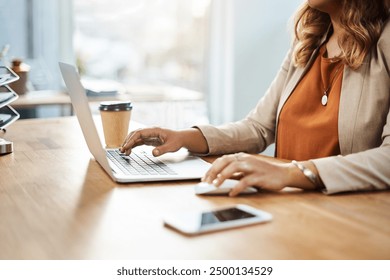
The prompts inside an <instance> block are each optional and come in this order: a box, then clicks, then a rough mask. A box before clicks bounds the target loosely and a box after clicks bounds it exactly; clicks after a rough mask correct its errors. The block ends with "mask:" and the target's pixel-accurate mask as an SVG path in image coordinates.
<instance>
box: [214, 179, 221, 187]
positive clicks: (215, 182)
mask: <svg viewBox="0 0 390 280" xmlns="http://www.w3.org/2000/svg"><path fill="white" fill-rule="evenodd" d="M220 184H221V182H220V180H219V179H218V178H216V179H214V180H213V185H215V186H216V187H218V186H219V185H220Z"/></svg>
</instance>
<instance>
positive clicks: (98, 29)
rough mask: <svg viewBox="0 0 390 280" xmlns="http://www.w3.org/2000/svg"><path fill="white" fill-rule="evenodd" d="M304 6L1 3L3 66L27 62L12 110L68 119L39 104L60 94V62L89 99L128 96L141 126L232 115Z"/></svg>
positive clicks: (283, 45) (226, 1) (272, 70)
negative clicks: (74, 70) (71, 67)
mask: <svg viewBox="0 0 390 280" xmlns="http://www.w3.org/2000/svg"><path fill="white" fill-rule="evenodd" d="M301 2H302V0H291V1H282V0H186V1H183V0H78V1H76V0H73V1H72V0H55V1H53V0H12V1H9V0H0V34H1V35H0V48H1V49H2V57H1V63H2V64H7V65H11V64H12V61H13V60H15V59H19V60H22V62H23V63H24V64H25V65H28V66H29V70H28V85H27V92H26V93H25V94H21V96H20V98H19V101H18V102H19V104H18V103H17V102H16V103H14V104H15V105H14V106H13V107H14V108H16V109H17V110H18V111H19V112H20V113H21V115H22V117H23V118H30V117H38V118H48V117H58V116H66V115H71V114H72V113H73V112H72V109H71V107H70V106H64V104H65V105H66V102H65V101H62V102H63V103H61V102H58V104H56V102H52V103H53V104H52V103H51V102H48V103H49V104H44V103H45V102H44V101H45V100H48V99H50V98H53V100H56V98H57V95H59V93H61V92H62V93H64V91H65V90H64V84H63V81H62V78H61V76H60V72H59V68H58V61H64V62H68V63H72V64H75V65H77V67H78V68H79V71H80V74H81V75H82V79H83V84H84V86H85V87H86V88H87V92H88V93H89V96H90V97H91V102H92V103H93V101H99V100H100V99H99V98H105V99H112V98H116V96H118V95H121V94H124V95H123V96H126V98H129V99H130V100H131V101H133V103H134V114H133V115H134V118H135V119H136V120H139V121H142V122H143V123H145V124H147V125H162V126H166V127H171V128H182V127H187V126H190V125H193V124H196V123H212V124H221V123H224V122H229V121H235V120H238V119H240V118H242V117H244V116H245V115H246V114H247V113H248V112H249V110H250V109H251V108H253V107H254V106H255V104H256V103H257V101H258V100H259V99H260V98H261V96H262V95H263V94H264V93H265V91H266V89H267V87H268V86H269V84H270V83H271V81H272V80H273V78H274V76H275V75H276V73H277V71H278V69H279V67H280V64H281V63H282V60H283V58H284V56H285V54H286V52H287V50H288V48H289V46H290V43H291V16H292V15H293V13H294V12H295V10H296V9H297V8H298V6H299V5H300V3H301ZM96 97H99V98H97V99H96ZM39 98H40V99H39ZM94 98H95V99H94ZM26 100H27V101H26ZM31 100H33V101H31ZM34 100H35V101H34ZM42 100H43V101H42ZM23 102H30V103H29V106H24V105H25V104H22V103H23ZM31 104H33V105H31ZM18 106H19V107H18Z"/></svg>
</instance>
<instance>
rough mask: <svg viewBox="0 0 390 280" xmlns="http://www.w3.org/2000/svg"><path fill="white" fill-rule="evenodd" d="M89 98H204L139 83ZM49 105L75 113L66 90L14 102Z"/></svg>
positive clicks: (17, 106) (22, 97)
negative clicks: (65, 108) (112, 94)
mask: <svg viewBox="0 0 390 280" xmlns="http://www.w3.org/2000/svg"><path fill="white" fill-rule="evenodd" d="M88 99H89V101H90V102H101V101H106V100H117V101H123V100H131V101H132V102H166V101H196V100H202V99H203V94H202V93H201V92H198V91H194V90H189V89H185V88H181V87H175V86H152V85H150V86H147V85H139V86H128V87H126V93H122V94H117V95H115V96H104V95H103V96H88ZM48 105H59V106H63V107H69V108H70V111H71V114H72V113H73V111H72V103H71V102H70V97H69V95H68V94H67V93H66V92H65V91H57V90H42V91H31V92H27V93H25V94H22V95H19V98H18V99H17V100H15V101H14V102H13V103H12V106H13V107H14V108H15V109H27V108H37V107H39V106H48Z"/></svg>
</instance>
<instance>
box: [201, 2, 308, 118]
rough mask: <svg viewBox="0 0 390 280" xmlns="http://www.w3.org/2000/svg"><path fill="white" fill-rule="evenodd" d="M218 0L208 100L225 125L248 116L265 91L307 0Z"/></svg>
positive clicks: (212, 114)
mask: <svg viewBox="0 0 390 280" xmlns="http://www.w3.org/2000/svg"><path fill="white" fill-rule="evenodd" d="M213 2H214V3H213V4H214V5H213V6H212V11H211V25H212V28H211V36H210V42H211V53H210V57H211V59H210V69H209V92H208V94H209V98H208V101H209V112H210V121H211V123H212V124H221V123H225V122H229V121H235V120H239V119H241V118H243V117H244V116H245V115H246V114H247V113H248V112H249V111H250V110H251V109H252V108H253V107H254V106H255V105H256V103H257V101H258V100H259V99H260V98H261V97H262V96H263V94H264V93H265V91H266V89H267V88H268V86H269V85H270V83H271V81H272V80H273V78H274V77H275V75H276V73H277V71H278V69H279V67H280V65H281V63H282V60H283V58H284V56H285V54H286V52H287V50H288V48H289V46H290V43H291V27H288V22H290V21H291V17H292V15H293V13H294V12H295V10H296V9H297V8H298V6H299V5H300V4H301V3H302V0H290V1H283V0H214V1H213ZM215 10H217V11H215ZM221 12H225V13H224V14H223V16H221V15H219V14H220V13H221ZM216 25H217V26H220V27H219V28H216V27H215V26H216ZM229 28H230V29H229ZM218 32H219V34H218ZM221 33H222V37H221ZM216 58H218V59H219V61H218V60H216ZM226 61H227V62H229V63H226Z"/></svg>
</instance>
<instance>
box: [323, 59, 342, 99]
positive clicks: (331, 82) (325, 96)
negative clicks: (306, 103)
mask: <svg viewBox="0 0 390 280" xmlns="http://www.w3.org/2000/svg"><path fill="white" fill-rule="evenodd" d="M342 66H343V64H342V63H340V64H339V65H338V66H337V69H336V71H335V72H334V75H333V77H332V79H330V81H329V86H328V87H327V88H325V85H324V82H323V80H322V78H321V85H322V88H323V89H324V92H323V95H322V98H321V104H322V106H326V105H327V104H328V94H329V90H330V89H331V88H332V86H333V83H334V82H335V80H336V77H337V74H338V73H339V71H340V69H341V68H342Z"/></svg>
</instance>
